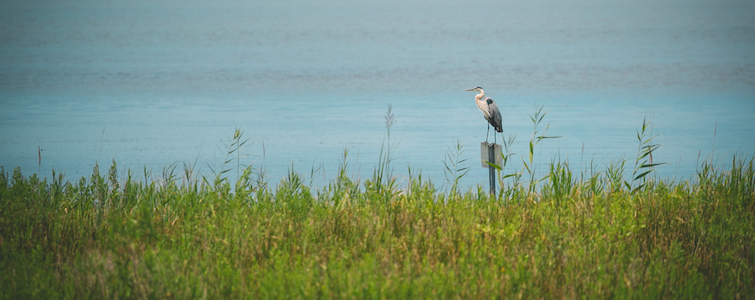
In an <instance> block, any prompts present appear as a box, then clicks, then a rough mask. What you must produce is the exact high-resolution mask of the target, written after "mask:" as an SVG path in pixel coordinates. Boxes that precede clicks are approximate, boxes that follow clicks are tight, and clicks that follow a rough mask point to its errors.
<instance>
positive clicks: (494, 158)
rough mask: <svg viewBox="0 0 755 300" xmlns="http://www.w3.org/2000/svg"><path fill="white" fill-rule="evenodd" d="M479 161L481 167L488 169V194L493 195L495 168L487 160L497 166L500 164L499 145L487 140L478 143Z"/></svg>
mask: <svg viewBox="0 0 755 300" xmlns="http://www.w3.org/2000/svg"><path fill="white" fill-rule="evenodd" d="M480 161H481V165H482V167H483V168H487V169H488V175H489V177H490V194H491V195H495V168H493V167H491V166H490V165H488V162H491V163H493V164H495V165H498V166H500V165H501V163H502V161H501V145H498V144H491V143H488V142H482V143H480Z"/></svg>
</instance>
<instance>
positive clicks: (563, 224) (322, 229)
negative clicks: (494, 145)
mask: <svg viewBox="0 0 755 300" xmlns="http://www.w3.org/2000/svg"><path fill="white" fill-rule="evenodd" d="M389 115H390V113H389ZM538 117H539V116H538ZM391 118H392V117H391ZM388 124H389V123H388V118H387V119H386V125H387V127H388V129H389V128H390V126H389V125H388ZM643 127H644V126H643ZM536 128H537V126H536ZM533 136H534V135H533ZM541 136H544V135H541ZM640 136H642V135H641V134H640ZM534 137H535V138H533V139H532V141H533V142H536V141H537V136H534ZM387 139H388V142H387V145H388V148H387V150H386V151H385V152H384V153H383V154H382V155H381V160H380V164H381V165H380V166H378V167H376V169H375V172H374V173H373V177H372V178H369V179H367V180H365V182H364V183H361V181H360V180H359V179H357V178H353V177H350V176H349V174H348V172H347V171H348V168H349V160H348V149H346V150H344V153H343V158H342V161H341V164H340V166H339V171H338V175H337V176H336V177H335V178H333V179H332V180H330V181H329V182H328V183H327V184H326V185H325V186H324V187H313V186H311V182H310V185H307V184H306V181H305V180H304V177H303V176H302V175H301V174H299V173H297V172H296V171H295V170H294V168H293V167H292V168H291V169H290V170H289V172H288V174H287V176H286V177H285V178H284V179H283V180H282V181H281V183H280V184H278V185H277V187H276V188H275V189H272V188H270V186H269V185H268V184H267V180H266V179H265V176H264V174H265V173H264V171H263V170H259V169H255V168H253V167H252V166H246V167H245V166H242V165H240V163H239V159H238V156H236V157H234V156H233V155H230V156H229V157H228V158H226V160H224V161H225V163H224V166H223V167H221V168H218V169H217V172H218V174H217V175H219V176H216V178H212V180H208V179H206V178H204V177H201V176H196V175H195V174H193V173H192V172H191V167H187V166H185V170H184V173H183V175H182V174H180V173H179V174H176V173H175V172H174V169H175V167H173V169H171V168H170V167H169V168H166V169H165V170H164V172H162V176H161V177H160V178H156V179H155V178H152V175H151V174H148V172H146V171H145V174H144V177H145V178H144V180H141V179H137V178H135V177H134V176H133V174H132V173H131V172H130V171H128V172H126V173H119V171H118V169H117V166H116V164H115V162H113V164H112V165H111V166H110V169H109V171H108V172H107V174H106V175H104V176H102V175H100V172H99V167H98V166H96V167H95V169H94V170H93V174H92V176H91V177H89V178H81V179H80V180H78V181H66V180H65V179H64V178H63V176H62V175H59V174H54V175H53V176H52V179H51V180H50V181H47V180H46V179H44V180H42V179H40V178H38V177H37V176H36V175H32V176H28V177H27V176H25V175H23V174H22V173H21V171H20V170H19V169H15V170H13V171H12V172H8V171H6V170H5V169H2V168H0V207H1V209H0V266H1V267H2V270H3V272H0V296H2V297H3V298H24V299H26V298H100V299H101V298H177V299H185V298H228V297H232V298H240V297H245V298H286V299H288V298H305V299H311V298H461V299H470V298H507V299H508V298H546V299H553V298H613V297H617V298H685V299H687V298H719V299H751V298H753V297H755V252H753V249H755V168H754V167H753V158H752V157H751V156H748V157H741V156H737V157H734V158H733V159H732V160H731V161H730V162H727V163H726V164H725V165H724V164H715V163H713V162H712V160H706V161H704V162H703V163H702V164H701V166H700V168H699V170H698V172H697V174H696V175H697V176H696V177H695V178H692V179H690V180H686V181H673V182H671V181H666V180H661V179H657V178H654V177H652V176H651V175H652V173H651V172H647V173H646V171H647V170H650V169H651V168H652V164H653V163H652V162H650V161H647V162H645V161H644V157H641V158H639V159H638V160H637V161H638V163H637V164H636V166H635V168H634V174H633V175H632V178H629V179H624V177H623V168H624V162H625V160H617V161H615V162H614V163H612V164H611V165H609V166H608V167H607V168H606V170H602V171H600V170H591V171H590V172H581V174H574V173H573V172H572V170H571V169H570V167H569V164H568V162H565V161H553V162H552V163H551V164H550V167H549V170H548V172H547V173H548V174H547V175H546V176H545V177H543V179H541V181H542V182H541V183H542V184H540V185H532V184H530V185H527V186H525V185H524V184H514V183H515V182H517V180H518V179H516V178H517V177H519V176H521V173H519V175H517V176H508V177H506V175H504V176H502V177H505V178H503V179H507V178H511V179H512V183H510V184H508V185H507V186H506V187H505V188H504V189H502V191H501V195H505V197H501V195H499V196H497V197H493V196H490V195H488V194H487V193H486V192H485V191H484V190H481V189H478V190H474V189H473V190H466V191H465V190H461V189H459V188H458V186H457V185H456V183H457V182H458V178H460V176H463V174H466V169H464V167H463V166H462V165H463V164H460V162H459V159H458V157H459V154H458V152H460V151H463V147H462V145H460V144H459V143H457V145H456V147H455V148H454V149H451V150H452V153H451V154H450V155H449V157H448V164H446V167H447V169H448V171H449V173H448V174H449V176H448V177H447V183H448V184H449V185H450V188H449V189H447V190H441V189H438V188H436V187H435V185H434V184H433V183H432V182H429V181H423V180H422V176H421V174H412V172H411V170H410V171H409V172H410V174H409V176H408V177H407V184H406V185H399V184H396V181H395V180H396V179H395V178H396V177H395V175H393V171H392V169H390V164H389V163H390V161H391V160H390V147H391V146H392V145H391V143H390V137H389V136H388V137H387ZM233 141H236V142H235V143H234V142H232V143H231V144H230V147H229V149H230V150H229V153H230V154H238V152H237V151H238V150H239V149H240V148H239V147H240V146H242V143H241V141H244V139H243V138H242V134H241V133H240V132H239V134H238V135H234V138H233ZM643 141H648V139H640V143H641V146H640V155H639V156H642V155H643V154H644V153H646V152H643V151H644V150H642V149H653V147H652V146H651V147H649V148H643V147H646V146H648V145H651V144H650V143H643ZM234 149H235V150H234ZM530 149H534V147H530ZM231 151H234V152H232V153H231ZM507 153H508V154H507V155H510V154H511V152H510V151H507ZM529 156H530V155H529V153H528V155H527V161H529V162H532V159H530V158H529ZM639 156H638V157H639ZM649 156H650V154H648V155H647V156H645V157H647V158H648V159H649ZM234 158H235V160H234ZM234 162H236V165H237V169H238V170H239V173H238V175H237V176H236V177H237V178H236V182H235V185H234V184H231V183H230V182H229V178H228V177H227V174H229V173H230V172H231V171H230V169H229V168H228V167H227V166H226V164H232V163H234ZM638 166H639V167H638ZM226 170H229V171H226ZM525 172H526V171H525ZM118 174H123V175H120V176H119V175H118ZM641 174H644V176H642V177H638V175H641ZM528 175H529V174H528ZM352 176H353V174H352ZM533 178H535V177H533ZM535 180H540V178H535ZM232 187H233V188H232Z"/></svg>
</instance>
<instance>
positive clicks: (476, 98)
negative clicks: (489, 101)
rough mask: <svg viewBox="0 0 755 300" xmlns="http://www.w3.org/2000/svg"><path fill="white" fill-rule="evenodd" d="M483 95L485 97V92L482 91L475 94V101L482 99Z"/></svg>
mask: <svg viewBox="0 0 755 300" xmlns="http://www.w3.org/2000/svg"><path fill="white" fill-rule="evenodd" d="M483 97H485V92H480V93H479V94H477V96H474V99H475V101H480V100H482V98H483Z"/></svg>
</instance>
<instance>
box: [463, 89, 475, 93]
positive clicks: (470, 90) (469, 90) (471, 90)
mask: <svg viewBox="0 0 755 300" xmlns="http://www.w3.org/2000/svg"><path fill="white" fill-rule="evenodd" d="M465 91H467V92H474V91H475V89H468V90H465Z"/></svg>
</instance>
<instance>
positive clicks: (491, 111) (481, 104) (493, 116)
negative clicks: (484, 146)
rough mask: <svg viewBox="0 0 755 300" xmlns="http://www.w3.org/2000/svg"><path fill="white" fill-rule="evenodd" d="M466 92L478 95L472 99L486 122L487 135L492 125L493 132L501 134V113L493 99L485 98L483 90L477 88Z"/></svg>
mask: <svg viewBox="0 0 755 300" xmlns="http://www.w3.org/2000/svg"><path fill="white" fill-rule="evenodd" d="M467 91H468V92H478V93H479V94H477V95H475V97H474V99H475V104H477V108H478V109H480V111H481V112H482V116H483V117H484V118H485V120H487V121H488V124H489V125H488V134H489V133H490V125H493V128H495V131H497V132H503V121H502V120H501V119H502V118H501V111H500V110H499V109H498V105H496V104H495V101H493V99H490V97H485V90H483V89H482V88H481V87H479V86H478V87H476V88H473V89H468V90H467ZM494 136H495V135H494ZM485 140H486V141H487V137H486V138H485Z"/></svg>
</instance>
